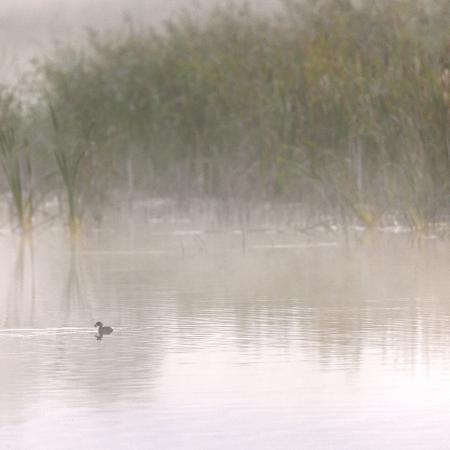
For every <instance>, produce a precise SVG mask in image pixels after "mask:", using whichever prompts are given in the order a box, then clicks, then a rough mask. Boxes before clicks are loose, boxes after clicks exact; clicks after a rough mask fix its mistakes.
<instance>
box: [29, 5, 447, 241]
mask: <svg viewBox="0 0 450 450" xmlns="http://www.w3.org/2000/svg"><path fill="white" fill-rule="evenodd" d="M283 5H284V6H283V8H282V9H280V11H279V13H278V14H276V15H270V16H269V15H264V14H259V13H257V12H255V11H252V10H251V9H250V8H249V7H248V6H246V7H231V8H228V9H226V10H225V9H220V8H218V9H217V8H216V9H213V10H212V11H211V13H210V15H209V16H208V17H207V18H206V19H201V20H200V19H193V18H192V17H190V16H189V15H184V16H182V17H180V18H179V19H177V20H174V21H172V22H170V23H168V24H167V26H166V27H165V29H163V30H160V29H158V30H155V29H145V28H142V29H140V28H138V27H136V26H133V25H132V24H131V25H130V24H128V25H127V26H125V27H124V28H123V29H122V30H119V31H118V32H116V33H111V34H105V35H99V34H98V33H96V32H95V31H93V30H91V31H90V32H89V36H88V37H89V39H88V44H87V45H86V46H85V47H84V48H78V49H77V48H73V47H70V46H62V47H59V48H58V49H57V51H55V54H54V55H53V56H50V57H46V58H43V59H42V60H41V61H39V62H38V63H37V64H36V72H37V73H38V74H39V77H37V78H39V80H40V82H39V83H38V84H37V86H36V91H37V92H38V94H39V93H40V98H41V105H40V111H41V112H40V113H41V114H44V115H45V114H46V113H47V114H49V115H50V117H51V123H52V126H51V129H50V130H45V129H42V130H38V132H41V131H42V134H43V135H44V136H46V137H47V139H48V142H49V145H50V146H51V147H52V149H53V157H54V161H55V163H56V166H57V169H58V171H59V173H60V174H61V180H62V188H63V189H64V190H65V192H66V193H67V196H66V197H67V204H68V217H69V224H70V226H71V227H72V228H74V229H76V228H78V227H79V222H80V220H81V215H82V212H84V211H85V212H87V213H89V212H92V211H94V212H95V211H98V210H99V209H101V206H100V205H104V204H105V203H107V202H108V201H109V202H111V203H112V204H113V203H114V202H117V201H120V195H119V194H120V193H123V192H127V193H128V194H127V195H124V196H122V201H124V200H123V199H125V202H128V203H132V202H133V199H134V198H136V197H139V196H140V197H149V196H169V197H176V198H179V199H180V201H186V200H187V199H189V198H196V199H199V198H200V199H201V198H204V199H214V200H217V201H218V202H220V203H221V204H222V205H223V207H222V208H220V214H221V215H222V216H223V221H224V222H226V221H227V220H229V218H230V217H231V216H233V212H232V211H231V210H230V208H231V209H233V208H234V207H236V208H237V209H238V212H237V213H236V214H235V215H236V216H237V217H239V219H238V221H239V222H240V223H241V225H242V223H243V222H242V221H243V220H244V219H243V218H245V222H248V219H247V218H248V216H251V205H253V204H255V203H258V202H260V203H267V202H269V203H283V202H285V203H289V202H297V203H299V204H301V205H303V207H304V209H305V211H306V210H308V211H312V212H313V214H316V215H323V214H325V215H328V216H330V217H334V218H335V220H336V221H340V222H341V223H342V224H347V225H348V224H351V223H358V224H362V225H364V226H365V227H368V228H373V227H376V226H378V225H379V224H381V223H383V221H385V220H386V217H387V216H392V215H395V216H396V217H398V218H399V220H402V221H404V222H405V223H407V224H409V225H410V226H411V227H412V228H414V229H416V230H420V231H421V232H422V231H426V228H427V226H428V225H429V224H430V223H433V222H435V221H439V220H441V219H442V218H443V217H445V215H446V214H448V213H449V202H448V198H449V195H450V192H449V189H450V186H449V180H450V178H449V175H450V149H449V131H448V130H449V117H450V116H449V115H450V113H449V100H448V99H449V96H450V94H449V92H448V89H449V86H448V84H449V83H448V80H447V78H446V76H445V73H448V66H449V64H450V55H449V51H450V50H449V49H450V47H449V44H448V29H447V28H448V27H447V25H448V20H447V19H449V18H450V16H449V15H450V12H449V7H448V2H445V1H444V0H436V1H435V2H433V3H432V4H425V3H423V2H421V1H419V0H412V1H403V0H396V1H389V2H388V1H378V2H362V3H361V5H360V6H358V7H355V6H353V5H352V3H351V2H348V1H344V0H342V1H341V0H339V1H334V0H333V1H332V0H325V1H320V2H318V1H307V2H294V1H285V2H283ZM446 70H447V72H445V71H446ZM38 97H39V95H38ZM38 109H39V108H38ZM90 204H91V205H90ZM233 205H235V206H233ZM236 205H237V206H236ZM229 207H230V208H229ZM243 209H247V210H246V211H243ZM314 211H315V213H314ZM243 226H244V225H242V227H243ZM245 226H246V225H245Z"/></svg>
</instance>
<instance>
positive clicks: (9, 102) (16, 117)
mask: <svg viewBox="0 0 450 450" xmlns="http://www.w3.org/2000/svg"><path fill="white" fill-rule="evenodd" d="M0 109H1V110H0V166H1V168H2V170H3V173H4V175H5V179H6V185H7V188H8V190H9V194H10V197H11V204H12V209H13V211H14V214H13V216H14V217H13V218H12V220H13V221H14V220H16V222H17V225H18V227H19V229H20V230H21V232H23V233H27V232H29V231H31V228H32V222H33V186H32V175H33V174H32V165H31V158H30V148H29V144H28V142H27V140H26V138H24V137H23V136H21V129H20V127H21V123H20V120H21V117H20V113H19V105H18V104H17V102H16V99H15V98H14V96H13V94H11V93H9V92H6V93H5V92H3V93H2V94H1V96H0Z"/></svg>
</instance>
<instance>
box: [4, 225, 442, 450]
mask: <svg viewBox="0 0 450 450" xmlns="http://www.w3.org/2000/svg"><path fill="white" fill-rule="evenodd" d="M405 241H406V240H405ZM63 242H64V241H63V240H62V239H59V238H57V237H53V238H52V239H49V238H47V237H45V236H37V237H35V243H34V247H33V252H30V248H29V247H28V246H21V245H20V243H19V242H17V239H13V238H9V237H7V236H3V237H1V238H0V367H1V371H0V447H1V448H2V449H24V450H29V449H42V450H51V449H74V450H75V449H76V450H78V449H81V448H86V449H105V448H111V449H149V448H151V449H231V448H233V449H234V448H236V449H300V448H301V449H335V448H336V449H353V448H354V449H361V448H364V449H381V448H392V449H399V448H408V449H411V448H423V449H430V448H433V449H437V448H445V447H446V446H447V445H448V423H450V286H449V275H450V271H449V268H450V255H449V253H448V243H447V242H439V241H437V240H436V241H427V242H425V243H424V244H423V245H422V247H421V248H420V249H417V248H411V247H410V246H408V244H407V243H406V242H401V239H400V238H398V237H392V238H385V239H383V240H382V241H381V240H380V242H375V243H374V242H372V243H370V244H368V245H365V246H364V247H363V246H357V245H356V246H354V248H352V249H351V250H349V249H347V248H346V247H345V246H343V245H340V244H339V243H338V241H335V240H333V239H332V238H330V239H326V240H323V241H321V242H320V243H319V244H320V245H316V244H317V243H311V242H304V241H301V240H299V237H295V236H294V237H292V236H291V237H289V236H283V235H264V234H263V235H260V236H253V237H252V236H249V237H247V239H246V241H245V254H244V252H243V248H244V243H243V240H242V239H241V237H240V236H238V235H234V234H230V235H228V236H226V237H225V238H224V237H223V236H221V237H219V236H215V235H211V236H207V235H202V234H197V233H195V232H194V233H175V234H173V235H172V236H169V235H167V236H166V235H163V234H161V235H158V234H155V235H153V236H149V237H147V239H145V240H142V241H140V242H138V241H137V240H136V239H135V238H134V240H131V239H130V240H124V241H123V242H120V241H119V239H118V238H117V237H113V236H110V237H108V236H106V237H102V236H94V237H92V238H91V239H87V240H85V241H84V242H81V243H80V244H79V246H78V247H79V248H78V251H77V252H76V253H74V252H72V251H71V249H70V247H67V246H65V245H63V244H62V243H63ZM97 320H102V321H103V322H104V323H105V324H108V325H112V326H113V327H114V328H115V331H114V333H113V334H112V335H111V336H104V338H103V339H102V340H97V339H96V337H95V332H94V328H93V324H94V323H95V322H96V321H97ZM447 448H448V447H447Z"/></svg>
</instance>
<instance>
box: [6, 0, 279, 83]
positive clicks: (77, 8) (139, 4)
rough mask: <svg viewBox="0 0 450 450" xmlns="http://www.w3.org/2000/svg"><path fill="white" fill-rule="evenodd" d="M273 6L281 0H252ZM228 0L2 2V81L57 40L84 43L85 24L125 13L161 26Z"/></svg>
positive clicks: (109, 23)
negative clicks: (186, 13) (181, 15)
mask: <svg viewBox="0 0 450 450" xmlns="http://www.w3.org/2000/svg"><path fill="white" fill-rule="evenodd" d="M248 3H250V4H252V3H253V4H254V5H256V6H257V8H261V9H264V10H267V9H268V8H273V7H274V6H275V5H276V4H277V3H278V2H277V0H264V1H254V0H252V1H251V2H248ZM213 4H222V5H226V4H230V2H229V1H228V0H217V1H215V2H212V1H211V0H95V1H92V0H64V1H61V0H21V1H11V0H3V1H2V2H0V56H1V58H0V59H1V62H0V82H11V81H13V80H15V79H16V77H17V76H18V73H20V71H21V70H23V69H24V67H27V64H26V63H27V61H28V60H29V59H30V58H32V57H34V56H36V55H41V54H42V53H43V52H45V51H46V50H48V49H49V48H50V47H51V46H52V44H54V43H55V42H61V41H62V42H78V43H80V44H81V43H82V42H83V40H84V38H85V34H86V27H91V28H94V29H96V30H108V29H111V28H114V26H117V25H118V24H121V23H123V21H124V19H126V18H128V19H130V18H131V19H132V20H133V21H134V22H135V23H136V24H140V25H143V24H152V25H154V26H158V25H160V24H162V23H164V22H165V21H167V20H170V19H173V18H175V17H176V16H177V15H179V14H180V13H181V12H183V11H189V12H190V14H193V15H197V16H198V15H201V14H202V11H204V10H205V7H211V6H212V5H213Z"/></svg>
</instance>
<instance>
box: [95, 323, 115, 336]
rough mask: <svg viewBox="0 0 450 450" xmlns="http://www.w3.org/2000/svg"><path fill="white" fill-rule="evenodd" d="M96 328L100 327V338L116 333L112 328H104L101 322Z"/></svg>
mask: <svg viewBox="0 0 450 450" xmlns="http://www.w3.org/2000/svg"><path fill="white" fill-rule="evenodd" d="M94 327H98V330H97V333H98V334H99V335H100V336H103V335H104V334H111V333H112V332H113V331H114V330H113V329H112V328H111V327H104V326H103V324H102V323H101V322H97V323H96V324H95V325H94Z"/></svg>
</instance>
